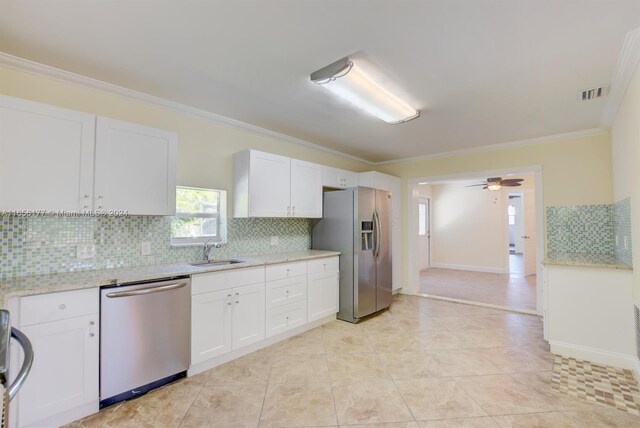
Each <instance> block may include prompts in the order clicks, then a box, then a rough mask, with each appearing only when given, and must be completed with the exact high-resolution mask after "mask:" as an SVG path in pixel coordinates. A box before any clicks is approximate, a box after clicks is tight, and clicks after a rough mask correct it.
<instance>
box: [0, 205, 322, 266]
mask: <svg viewBox="0 0 640 428" xmlns="http://www.w3.org/2000/svg"><path fill="white" fill-rule="evenodd" d="M170 226H171V218H170V217H148V216H131V217H88V218H66V217H32V218H23V217H14V216H2V217H0V278H1V279H7V278H10V277H14V276H25V275H39V274H48V273H58V272H70V271H75V270H88V269H104V268H111V267H125V266H140V265H152V264H161V263H177V262H184V261H198V260H200V259H201V257H202V248H201V247H200V246H197V247H171V246H170V245H169V237H170V230H171V229H170ZM225 226H226V229H225V228H224V227H223V235H224V234H225V232H226V236H227V244H225V245H224V246H223V247H222V248H220V249H216V248H214V249H212V252H211V258H226V257H234V256H241V255H256V254H265V253H279V252H287V251H299V250H306V249H309V248H310V246H311V235H310V221H309V220H308V219H262V218H261V219H228V220H227V222H226V225H225ZM271 236H278V238H279V239H278V241H279V242H278V245H275V246H274V245H271ZM143 241H148V242H151V249H152V250H151V254H150V255H147V256H142V255H140V245H141V243H142V242H143ZM79 242H94V243H95V245H96V257H95V258H92V259H78V258H77V257H76V251H77V248H76V247H77V244H78V243H79Z"/></svg>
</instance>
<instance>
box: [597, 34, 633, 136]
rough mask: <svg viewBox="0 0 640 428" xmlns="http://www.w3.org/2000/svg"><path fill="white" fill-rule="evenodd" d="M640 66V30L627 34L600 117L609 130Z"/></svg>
mask: <svg viewBox="0 0 640 428" xmlns="http://www.w3.org/2000/svg"><path fill="white" fill-rule="evenodd" d="M638 64H640V28H637V29H635V30H633V31H630V32H629V33H627V35H626V37H625V39H624V44H623V45H622V50H621V51H620V56H619V57H618V63H617V64H616V70H615V71H614V73H613V78H612V79H611V85H610V86H609V95H608V96H607V101H606V103H605V105H604V109H603V110H602V116H601V117H600V123H601V125H602V126H603V127H606V128H608V127H610V126H611V125H612V124H613V121H614V119H615V118H616V114H617V113H618V109H619V108H620V105H622V101H623V100H624V96H625V94H626V92H627V88H628V87H629V83H630V82H631V79H632V78H633V75H634V73H635V71H636V69H637V68H638Z"/></svg>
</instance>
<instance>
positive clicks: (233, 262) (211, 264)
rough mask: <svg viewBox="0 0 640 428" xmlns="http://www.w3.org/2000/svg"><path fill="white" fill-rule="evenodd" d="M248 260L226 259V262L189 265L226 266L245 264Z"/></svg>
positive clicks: (211, 261)
mask: <svg viewBox="0 0 640 428" xmlns="http://www.w3.org/2000/svg"><path fill="white" fill-rule="evenodd" d="M245 262H246V260H241V259H226V260H209V261H207V262H196V263H189V264H190V265H191V266H224V265H235V264H237V263H245Z"/></svg>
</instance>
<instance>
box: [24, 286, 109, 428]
mask: <svg viewBox="0 0 640 428" xmlns="http://www.w3.org/2000/svg"><path fill="white" fill-rule="evenodd" d="M20 300H21V302H20V307H21V318H22V319H24V320H38V321H39V323H37V324H31V325H20V326H19V328H20V329H21V330H22V332H23V333H24V334H26V335H27V337H29V339H30V340H31V343H32V345H33V352H34V362H33V367H32V369H31V373H30V374H29V376H28V378H27V380H26V382H25V384H24V386H23V387H22V389H21V390H20V393H19V394H18V425H19V426H21V427H23V426H30V425H31V426H51V425H56V424H58V423H61V424H64V423H67V422H71V421H73V420H75V419H77V418H80V417H83V416H87V415H89V414H91V413H93V412H97V410H98V388H99V383H98V382H99V364H98V359H99V331H100V327H99V319H100V317H99V309H98V308H99V295H98V289H97V288H96V289H92V290H80V291H69V292H64V293H52V294H46V295H40V296H33V297H24V298H21V299H20ZM76 305H81V306H82V309H83V310H82V312H84V313H87V312H89V314H88V315H82V316H75V315H76V311H77V309H76ZM49 308H50V309H51V310H47V309H49ZM35 309H38V311H39V313H31V312H32V311H33V310H35ZM54 309H55V311H54ZM68 310H69V311H68ZM42 314H47V316H46V317H43V316H42ZM16 348H17V347H16ZM14 361H15V360H14ZM20 364H21V361H20ZM16 367H19V365H16ZM92 403H94V404H95V408H94V409H93V410H92V409H91V408H90V409H89V410H85V409H83V410H79V413H78V410H77V409H79V408H83V407H85V406H91V404H92ZM74 411H75V412H76V413H73V412H74ZM65 413H67V414H68V415H73V416H68V420H65V416H64V414H65Z"/></svg>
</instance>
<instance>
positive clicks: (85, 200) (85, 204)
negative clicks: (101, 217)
mask: <svg viewBox="0 0 640 428" xmlns="http://www.w3.org/2000/svg"><path fill="white" fill-rule="evenodd" d="M83 198H84V209H85V210H86V209H88V208H89V203H88V201H89V195H84V197H83Z"/></svg>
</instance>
